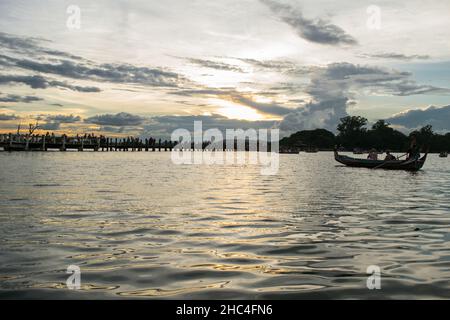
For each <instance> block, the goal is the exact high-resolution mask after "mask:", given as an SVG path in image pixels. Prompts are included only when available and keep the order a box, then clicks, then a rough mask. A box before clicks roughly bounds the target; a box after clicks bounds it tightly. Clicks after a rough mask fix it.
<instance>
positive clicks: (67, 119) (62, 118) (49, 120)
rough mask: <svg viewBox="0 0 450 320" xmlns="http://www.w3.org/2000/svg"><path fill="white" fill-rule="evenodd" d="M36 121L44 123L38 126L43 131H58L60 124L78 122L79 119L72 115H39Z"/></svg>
mask: <svg viewBox="0 0 450 320" xmlns="http://www.w3.org/2000/svg"><path fill="white" fill-rule="evenodd" d="M36 120H39V121H45V123H44V124H40V127H41V129H43V130H59V129H60V127H61V124H63V123H77V122H80V121H81V117H80V116H75V115H73V114H70V115H67V114H57V115H40V116H37V117H36Z"/></svg>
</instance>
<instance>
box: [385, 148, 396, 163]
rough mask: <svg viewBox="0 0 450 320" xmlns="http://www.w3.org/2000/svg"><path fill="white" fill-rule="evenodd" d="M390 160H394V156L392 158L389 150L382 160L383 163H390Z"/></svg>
mask: <svg viewBox="0 0 450 320" xmlns="http://www.w3.org/2000/svg"><path fill="white" fill-rule="evenodd" d="M392 160H396V158H395V156H393V155H392V154H391V152H390V151H389V150H388V151H386V157H385V158H384V161H392Z"/></svg>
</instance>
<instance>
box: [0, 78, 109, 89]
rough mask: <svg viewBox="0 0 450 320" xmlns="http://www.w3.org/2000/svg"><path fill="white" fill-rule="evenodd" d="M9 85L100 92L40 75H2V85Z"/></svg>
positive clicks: (0, 81) (0, 79) (0, 82)
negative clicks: (16, 84)
mask: <svg viewBox="0 0 450 320" xmlns="http://www.w3.org/2000/svg"><path fill="white" fill-rule="evenodd" d="M8 83H23V84H26V85H28V86H30V87H31V88H33V89H47V88H49V87H60V88H66V89H70V90H73V91H78V92H100V91H101V90H100V89H99V88H97V87H83V86H77V85H71V84H68V83H67V82H64V81H56V80H49V79H46V78H44V77H43V76H40V75H33V76H23V75H3V74H1V75H0V85H1V84H8Z"/></svg>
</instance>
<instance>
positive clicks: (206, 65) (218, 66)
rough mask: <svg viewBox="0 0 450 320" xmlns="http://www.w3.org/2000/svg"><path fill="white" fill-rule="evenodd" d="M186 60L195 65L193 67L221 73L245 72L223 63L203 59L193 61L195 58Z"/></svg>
mask: <svg viewBox="0 0 450 320" xmlns="http://www.w3.org/2000/svg"><path fill="white" fill-rule="evenodd" d="M186 60H187V61H189V62H190V63H192V64H195V65H198V66H201V67H204V68H210V69H216V70H223V71H233V72H240V73H244V72H245V71H244V70H242V69H241V68H239V67H238V66H234V65H231V64H227V63H223V62H217V61H211V60H204V59H195V58H187V59H186Z"/></svg>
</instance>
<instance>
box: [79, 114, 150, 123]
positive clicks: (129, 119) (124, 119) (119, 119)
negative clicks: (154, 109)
mask: <svg viewBox="0 0 450 320" xmlns="http://www.w3.org/2000/svg"><path fill="white" fill-rule="evenodd" d="M84 121H85V122H87V123H93V124H98V125H104V126H137V125H140V124H142V122H143V121H144V118H143V117H141V116H138V115H133V114H130V113H126V112H121V113H117V114H103V115H97V116H93V117H89V118H86V119H85V120H84Z"/></svg>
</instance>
